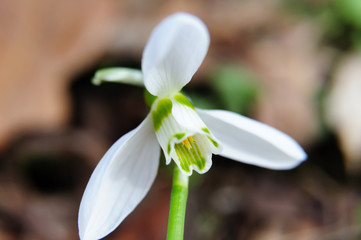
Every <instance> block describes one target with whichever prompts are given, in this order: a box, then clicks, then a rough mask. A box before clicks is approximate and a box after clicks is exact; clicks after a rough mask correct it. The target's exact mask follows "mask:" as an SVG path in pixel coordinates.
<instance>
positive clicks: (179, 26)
mask: <svg viewBox="0 0 361 240" xmlns="http://www.w3.org/2000/svg"><path fill="white" fill-rule="evenodd" d="M209 41H210V40H209V33H208V29H207V27H206V26H205V24H204V23H203V22H202V21H201V20H200V19H199V18H198V17H196V16H193V15H191V14H188V13H182V12H179V13H175V14H172V15H170V16H168V17H166V18H165V19H164V20H163V21H162V22H161V23H159V24H158V25H157V26H156V27H155V29H154V30H153V32H152V33H151V35H150V38H149V40H148V43H147V44H146V46H145V49H144V52H143V57H142V71H143V75H144V84H145V87H146V88H147V90H148V91H149V92H150V93H151V94H153V95H154V96H161V97H162V96H165V95H167V94H171V93H175V92H178V91H180V90H181V89H182V87H183V86H184V85H186V84H187V83H188V82H189V81H190V80H191V78H192V76H193V75H194V73H195V72H196V71H197V69H198V68H199V66H200V65H201V63H202V61H203V59H204V57H205V56H206V53H207V51H208V46H209Z"/></svg>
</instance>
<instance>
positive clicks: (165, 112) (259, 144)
mask: <svg viewBox="0 0 361 240" xmlns="http://www.w3.org/2000/svg"><path fill="white" fill-rule="evenodd" d="M208 46H209V33H208V30H207V28H206V26H205V25H204V23H203V22H202V21H201V20H200V19H198V18H197V17H195V16H192V15H189V14H186V13H176V14H173V15H171V16H169V17H167V18H166V19H165V20H163V21H162V22H161V23H160V24H159V25H158V26H157V27H156V28H155V29H154V30H153V32H152V34H151V36H150V39H149V41H148V43H147V45H146V47H145V50H144V53H143V58H142V72H143V77H144V85H145V87H146V89H147V90H148V91H149V92H150V93H151V94H152V95H154V96H156V97H157V98H156V99H155V101H154V102H153V104H152V106H151V111H150V113H149V114H148V116H147V117H146V118H145V120H144V121H143V122H142V123H141V124H140V125H139V126H138V127H137V128H136V129H134V130H133V131H131V132H129V133H127V134H126V135H124V136H123V137H121V138H120V139H119V140H118V141H117V142H115V143H114V145H113V146H112V147H111V148H110V149H109V150H108V151H107V153H106V154H105V155H104V157H103V158H102V159H101V160H100V162H99V164H98V166H97V167H96V169H95V170H94V172H93V174H92V176H91V178H90V180H89V183H88V185H87V187H86V190H85V192H84V195H83V198H82V201H81V204H80V210H79V232H80V233H79V234H80V237H81V239H83V240H85V239H86V240H92V239H99V238H102V237H104V236H106V235H107V234H109V233H110V232H112V231H113V230H114V229H115V228H116V227H117V226H118V225H119V224H120V223H121V222H122V221H123V220H124V218H125V217H127V215H128V214H129V213H130V212H132V211H133V210H134V208H135V207H136V206H137V205H138V204H139V202H140V201H141V200H142V199H143V198H144V196H145V195H146V194H147V192H148V191H149V189H150V187H151V185H152V183H153V181H154V179H155V177H156V174H157V170H158V161H159V156H160V148H159V145H160V147H161V148H162V150H163V153H164V155H165V157H166V162H167V163H170V161H171V159H173V160H174V161H175V163H176V164H177V165H178V167H179V168H180V169H181V171H182V172H183V173H184V174H186V175H191V174H192V171H193V170H195V171H197V172H199V173H204V172H206V171H207V170H208V169H209V168H210V167H211V164H212V161H211V157H212V154H220V155H221V156H225V157H228V158H231V159H233V160H236V161H240V162H244V163H249V164H253V165H257V166H261V167H267V168H271V169H289V168H292V167H295V166H297V165H298V164H299V163H300V162H302V161H303V160H305V159H306V154H305V152H304V151H303V150H302V148H301V147H300V146H299V145H298V144H297V143H296V142H295V141H294V140H293V139H292V138H290V137H288V136H287V135H285V134H284V133H282V132H280V131H278V130H276V129H274V128H271V127H269V126H267V125H265V124H262V123H260V122H257V121H254V120H251V119H248V118H246V117H243V116H240V115H238V114H235V113H232V112H228V111H222V110H201V109H196V108H194V107H193V105H192V103H191V102H190V101H189V100H188V99H187V98H186V97H185V96H184V95H182V94H181V93H180V90H181V89H182V88H183V87H184V86H185V85H186V84H187V83H188V82H189V81H190V80H191V78H192V76H193V74H194V73H195V72H196V70H197V69H198V67H199V66H200V64H201V62H202V61H203V59H204V57H205V55H206V52H207V50H208ZM115 72H116V71H115ZM109 74H110V75H111V74H112V73H109ZM120 75H122V76H124V73H123V72H122V73H120ZM125 75H127V76H135V77H134V78H136V84H139V75H138V74H125ZM109 79H110V80H111V81H113V80H114V79H113V78H112V77H109Z"/></svg>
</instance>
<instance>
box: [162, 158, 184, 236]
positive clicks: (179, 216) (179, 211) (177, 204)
mask: <svg viewBox="0 0 361 240" xmlns="http://www.w3.org/2000/svg"><path fill="white" fill-rule="evenodd" d="M187 198H188V176H186V175H185V174H183V173H182V172H181V170H180V169H179V167H178V166H177V165H174V173H173V185H172V192H171V199H170V207H169V218H168V231H167V240H183V234H184V220H185V214H186V206H187Z"/></svg>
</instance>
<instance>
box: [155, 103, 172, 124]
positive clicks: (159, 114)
mask: <svg viewBox="0 0 361 240" xmlns="http://www.w3.org/2000/svg"><path fill="white" fill-rule="evenodd" d="M171 112H172V101H171V100H170V99H169V98H164V99H161V100H159V101H158V103H157V107H156V109H155V110H153V111H152V117H153V126H154V130H155V131H158V130H159V128H160V127H161V126H162V122H163V120H164V119H165V118H166V117H168V115H169V114H171Z"/></svg>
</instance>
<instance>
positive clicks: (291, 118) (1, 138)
mask: <svg viewBox="0 0 361 240" xmlns="http://www.w3.org/2000/svg"><path fill="white" fill-rule="evenodd" d="M176 11H187V12H190V13H193V14H195V15H197V16H199V17H200V18H201V19H203V21H204V22H205V23H206V24H207V26H208V28H209V31H210V34H211V45H210V50H209V53H208V55H207V57H206V60H205V62H204V63H203V65H202V66H201V68H200V69H199V71H198V72H197V73H196V75H195V76H194V78H193V80H192V82H191V83H190V84H189V85H187V87H186V88H185V89H184V91H185V92H186V94H188V95H189V96H190V97H191V98H192V100H193V102H194V103H195V105H197V106H199V107H203V108H220V109H228V110H232V111H235V112H238V113H241V114H244V115H247V116H249V117H252V118H254V119H257V120H259V121H262V122H265V123H267V124H269V125H272V126H274V127H277V128H278V129H280V130H282V131H284V132H286V133H288V134H289V135H290V136H292V137H293V138H295V139H296V140H297V141H298V142H299V143H300V144H301V145H302V146H303V147H304V148H305V150H306V152H307V153H308V155H309V159H308V160H307V161H306V162H305V163H303V164H302V165H301V166H299V167H298V168H296V169H294V170H289V171H271V170H267V169H262V168H258V167H254V166H249V165H246V164H240V163H237V162H234V161H232V160H228V159H224V158H221V157H218V156H214V158H213V166H212V168H211V170H210V171H209V172H208V173H207V174H204V175H198V174H194V175H193V176H192V178H191V188H190V193H189V202H188V208H187V217H186V230H185V239H195V240H205V239H237V240H243V239H244V240H301V239H302V240H341V239H342V240H357V239H361V195H360V189H361V185H360V184H361V177H360V176H361V175H360V174H361V106H360V103H361V53H360V50H361V1H359V0H196V1H194V0H168V1H166V0H151V1H146V0H102V1H98V0H78V1H71V0H65V1H49V0H38V1H27V0H19V1H12V0H1V1H0V239H1V240H15V239H21V240H65V239H66V240H72V239H78V232H77V212H78V207H79V203H80V199H81V196H82V193H83V191H84V189H85V186H86V183H87V180H88V178H89V177H90V174H91V173H92V170H93V169H94V167H95V166H96V164H97V162H98V161H99V159H100V158H101V157H102V155H103V154H104V153H105V151H106V150H107V149H108V148H109V146H110V145H111V144H112V143H113V142H114V141H115V140H116V139H118V138H119V137H120V136H122V135H123V134H125V133H126V132H128V131H130V130H131V129H133V128H135V127H136V126H137V125H138V124H139V123H140V122H141V121H142V119H143V118H144V117H145V115H146V114H147V111H148V109H147V106H146V104H145V103H144V100H143V90H142V89H141V88H137V87H133V86H126V85H118V84H110V83H106V84H103V85H101V86H100V87H96V86H94V85H92V84H91V78H92V76H93V74H94V72H95V71H96V69H99V68H102V67H110V66H124V67H133V68H140V61H141V55H142V50H143V47H144V45H145V43H146V41H147V38H148V36H149V34H150V32H151V30H152V29H153V27H154V26H155V25H156V24H157V23H158V22H159V21H160V20H161V19H162V18H164V17H165V16H167V15H169V14H171V13H173V12H176ZM171 169H172V166H165V164H164V161H163V160H161V167H160V170H159V174H158V176H157V179H156V181H155V184H154V185H153V187H152V188H151V191H150V192H149V194H148V195H147V197H146V198H145V200H144V201H143V202H142V203H141V204H140V205H139V207H138V208H137V209H136V210H135V211H134V212H133V213H132V214H131V215H130V216H129V217H128V218H127V219H126V220H125V221H124V222H123V223H122V224H121V226H120V227H119V228H118V229H117V230H116V231H115V232H114V233H112V234H111V235H109V236H108V237H107V238H106V239H112V240H115V239H124V240H136V239H140V240H142V239H147V240H153V239H154V240H156V239H165V235H166V226H167V218H168V206H169V196H170V188H171V172H172V171H171Z"/></svg>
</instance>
